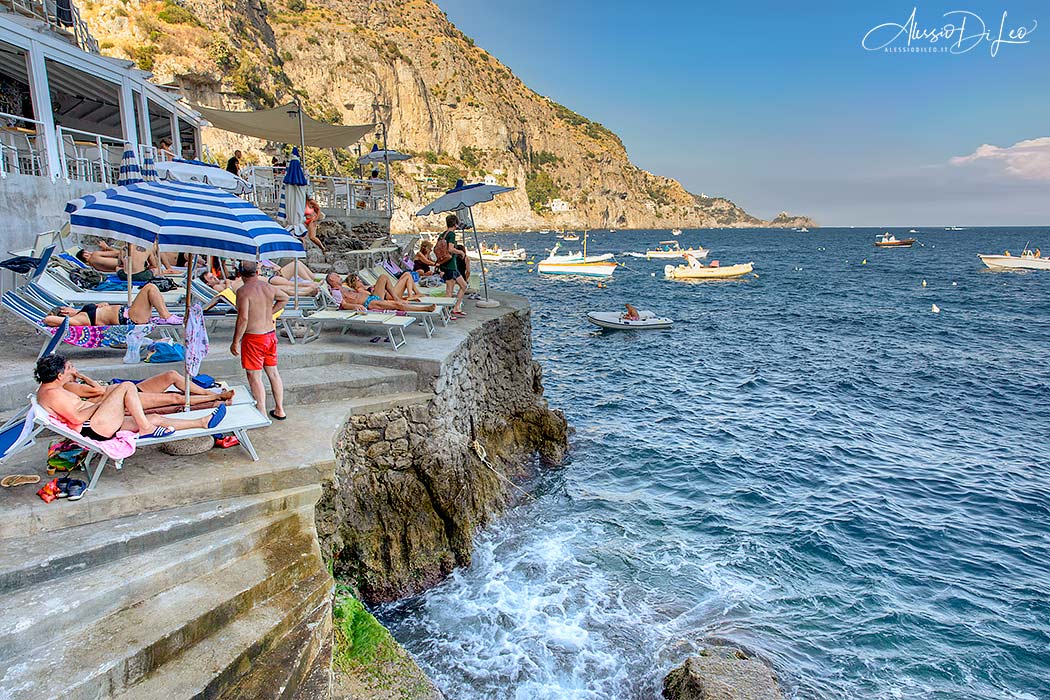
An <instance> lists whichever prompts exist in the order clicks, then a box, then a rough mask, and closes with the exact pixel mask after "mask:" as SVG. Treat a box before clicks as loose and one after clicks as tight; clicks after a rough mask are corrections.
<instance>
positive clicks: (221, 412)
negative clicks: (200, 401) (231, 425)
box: [208, 403, 226, 428]
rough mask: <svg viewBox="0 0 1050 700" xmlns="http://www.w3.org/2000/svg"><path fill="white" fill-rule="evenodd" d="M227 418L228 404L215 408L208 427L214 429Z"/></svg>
mask: <svg viewBox="0 0 1050 700" xmlns="http://www.w3.org/2000/svg"><path fill="white" fill-rule="evenodd" d="M225 417H226V404H224V403H220V404H219V405H218V406H216V407H215V410H214V411H212V412H211V418H209V419H208V427H209V428H214V427H215V426H217V425H218V424H219V423H222V419H223V418H225Z"/></svg>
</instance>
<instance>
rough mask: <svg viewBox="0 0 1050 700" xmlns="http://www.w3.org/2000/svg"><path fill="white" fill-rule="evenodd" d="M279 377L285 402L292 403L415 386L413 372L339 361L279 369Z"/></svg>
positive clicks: (348, 396)
mask: <svg viewBox="0 0 1050 700" xmlns="http://www.w3.org/2000/svg"><path fill="white" fill-rule="evenodd" d="M281 379H282V380H283V382H284V400H285V403H287V404H289V405H293V406H294V405H304V404H311V405H312V404H317V403H323V402H328V401H341V400H345V399H357V398H366V397H370V396H385V395H388V394H396V393H400V392H406V391H415V388H416V374H415V372H411V371H409V370H403V369H387V368H383V367H366V366H363V365H349V364H341V363H340V364H328V365H320V366H317V367H300V368H295V369H288V370H285V369H282V370H281Z"/></svg>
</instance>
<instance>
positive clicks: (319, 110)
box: [84, 0, 816, 231]
mask: <svg viewBox="0 0 1050 700" xmlns="http://www.w3.org/2000/svg"><path fill="white" fill-rule="evenodd" d="M84 15H85V17H86V19H87V21H88V23H89V25H90V27H91V29H92V32H93V33H95V35H96V37H97V38H98V39H99V41H100V43H101V46H102V47H103V52H104V53H107V54H109V55H113V56H117V57H120V58H128V59H131V60H134V61H136V63H137V64H138V65H139V67H140V68H143V69H144V70H150V71H152V72H154V74H155V77H156V79H157V80H158V81H160V82H164V83H174V84H176V85H178V86H179V87H180V88H182V90H183V92H184V93H185V94H186V95H187V97H189V98H190V99H191V100H193V101H196V102H198V103H200V104H206V105H210V106H216V107H224V108H229V109H249V108H253V107H266V106H273V105H275V104H277V103H278V102H285V101H287V100H289V99H291V98H292V97H294V96H297V97H299V98H300V99H302V101H303V103H304V105H305V106H306V109H307V110H308V111H309V112H310V113H311V114H312V115H313V116H315V117H317V118H320V119H322V120H325V121H331V122H342V123H348V124H353V123H367V122H375V121H380V120H381V121H385V122H386V123H387V124H388V135H387V141H388V143H389V144H390V146H391V147H394V148H399V149H401V150H405V151H408V152H410V153H412V154H413V155H415V156H416V157H415V158H413V159H412V160H409V161H405V162H403V163H398V164H395V165H394V166H393V168H392V172H393V176H394V180H395V183H396V187H395V192H396V194H397V195H398V205H399V208H398V210H397V211H396V212H395V215H394V217H393V220H392V224H391V225H392V228H393V230H395V231H407V230H418V229H420V228H423V229H426V228H434V227H436V226H438V219H436V218H433V219H416V218H413V217H411V214H412V213H413V212H415V211H416V210H417V209H418V208H419V207H421V206H422V205H423V204H424V203H426V202H427V201H430V200H431V199H433V198H435V197H436V196H438V195H439V194H440V193H441V191H442V190H443V189H447V188H448V187H450V186H452V185H453V184H454V183H455V181H456V180H457V179H460V178H462V179H464V180H467V181H478V180H481V179H485V178H487V179H488V180H489V181H490V182H496V183H499V184H503V185H507V186H511V187H514V188H516V189H515V191H514V192H510V193H508V194H506V195H503V196H501V197H498V198H497V199H496V200H494V201H493V202H492V203H490V204H486V205H485V206H484V207H479V209H478V212H477V215H476V218H477V220H478V223H479V224H481V225H482V226H485V227H488V228H499V229H526V228H541V227H542V228H583V227H587V228H622V229H631V228H672V227H679V228H707V227H740V226H771V227H779V228H790V227H798V226H808V227H813V226H815V225H816V224H815V222H813V221H812V220H810V219H808V218H806V217H795V216H791V215H782V216H779V217H776V218H774V219H773V220H771V221H764V220H762V219H759V218H757V217H754V216H752V215H750V214H748V213H747V212H746V211H744V210H743V209H742V208H740V207H738V206H737V205H736V204H734V203H733V202H732V201H731V200H729V199H726V198H723V197H707V196H704V195H696V194H693V193H691V192H689V191H687V190H686V189H685V188H684V187H683V186H682V185H681V183H679V182H678V181H677V180H675V179H673V178H668V177H664V176H661V175H656V174H654V173H651V172H649V171H646V170H644V169H642V168H639V167H637V166H635V165H634V164H633V163H631V161H630V159H629V157H628V154H627V151H626V148H625V147H624V145H623V143H622V141H621V140H620V138H619V137H618V136H617V135H616V134H614V133H613V132H612V131H610V130H609V129H607V128H606V127H605V126H603V125H602V124H600V123H598V122H595V121H593V120H591V119H588V118H587V117H585V116H583V115H580V114H578V113H576V112H575V111H573V110H571V109H570V108H568V107H566V106H564V105H561V104H559V103H557V102H555V101H553V100H551V99H550V98H547V97H544V96H542V95H539V94H538V93H536V92H535V91H533V90H531V89H530V88H529V87H528V86H526V85H525V84H524V83H523V82H522V81H521V80H520V79H519V78H518V77H517V76H516V75H514V73H513V71H512V70H511V69H510V68H508V67H507V66H505V65H504V64H503V63H501V62H500V61H499V60H498V59H496V58H495V57H494V56H492V55H491V54H490V53H489V52H487V51H485V50H484V49H481V48H480V47H478V46H476V45H475V43H474V41H473V40H472V39H471V38H470V37H468V36H467V35H466V34H464V33H463V32H461V31H460V30H459V29H458V28H456V26H455V25H454V24H452V22H450V21H449V20H448V18H447V16H446V15H445V13H444V12H442V11H441V9H440V8H439V7H438V6H437V5H436V4H435V3H433V2H431V1H430V0H408V1H407V2H397V1H396V0H370V1H369V0H270V1H269V2H266V1H264V0H89V2H87V3H86V5H85V8H84ZM377 140H378V139H377ZM205 143H206V145H208V146H209V148H210V150H211V151H212V153H213V154H214V155H217V156H220V157H221V156H223V155H226V154H228V153H230V152H231V151H232V150H233V149H234V148H241V149H242V150H244V151H246V152H247V153H248V154H249V160H258V161H263V159H264V155H265V153H267V152H271V153H272V150H268V149H267V148H266V146H267V144H265V143H264V142H261V141H259V140H255V139H247V138H245V137H240V136H236V135H233V134H228V133H224V132H218V131H217V130H214V129H207V130H206V133H205ZM370 147H371V141H369V142H366V143H365V144H364V148H366V149H367V148H370ZM310 151H311V152H309V153H308V154H307V163H306V164H307V166H308V168H310V169H311V170H313V171H316V172H334V171H335V169H336V167H337V163H336V162H335V160H334V157H333V156H332V155H331V154H328V153H325V152H314V149H310ZM266 158H267V159H268V156H266ZM338 165H339V166H342V168H343V169H344V170H345V169H346V168H347V167H350V166H352V165H353V163H352V160H351V159H349V158H347V157H346V155H345V154H344V155H342V156H340V163H338Z"/></svg>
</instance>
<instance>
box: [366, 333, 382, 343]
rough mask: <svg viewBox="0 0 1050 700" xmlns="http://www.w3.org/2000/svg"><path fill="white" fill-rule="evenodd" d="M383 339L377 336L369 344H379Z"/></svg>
mask: <svg viewBox="0 0 1050 700" xmlns="http://www.w3.org/2000/svg"><path fill="white" fill-rule="evenodd" d="M382 339H383V336H380V335H377V336H376V337H375V338H372V339H371V340H369V341H368V342H370V343H378V342H379V341H380V340H382Z"/></svg>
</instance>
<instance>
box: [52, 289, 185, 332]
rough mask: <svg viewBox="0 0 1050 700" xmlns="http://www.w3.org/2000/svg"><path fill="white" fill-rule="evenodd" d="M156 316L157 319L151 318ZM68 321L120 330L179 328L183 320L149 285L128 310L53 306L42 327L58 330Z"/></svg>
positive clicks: (106, 306)
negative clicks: (127, 327)
mask: <svg viewBox="0 0 1050 700" xmlns="http://www.w3.org/2000/svg"><path fill="white" fill-rule="evenodd" d="M154 311H156V312H157V316H159V317H160V318H159V319H154V318H153V312H154ZM66 319H69V325H71V326H122V325H124V324H127V323H159V324H161V325H178V324H181V323H182V317H181V316H176V315H175V314H173V313H171V312H170V311H168V307H167V305H166V304H165V303H164V295H162V294H161V293H160V290H159V289H157V285H155V284H153V283H152V282H151V283H149V284H147V285H145V286H144V287H143V288H142V289H140V290H139V293H138V295H137V296H136V297H135V299H134V301H132V302H131V306H125V305H118V304H105V303H102V304H84V305H83V306H82V307H80V308H79V309H74V308H73V307H72V306H56V307H55V308H54V309H52V310H51V313H49V314H48V315H47V316H44V325H45V326H50V327H51V328H57V327H58V326H61V325H62V322H63V321H65V320H66Z"/></svg>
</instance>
